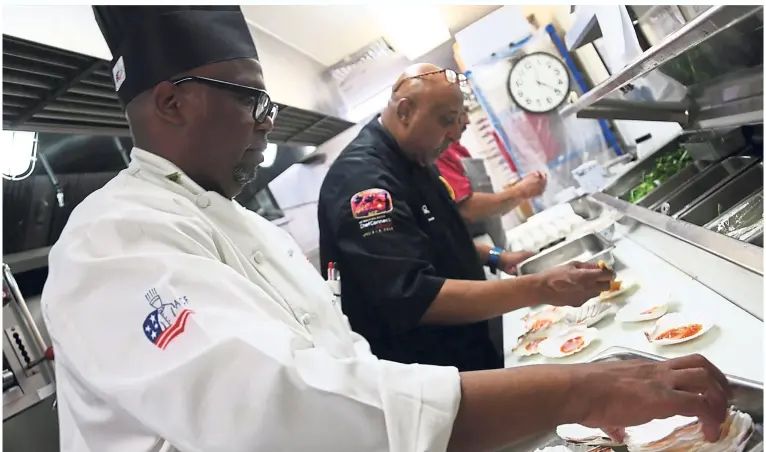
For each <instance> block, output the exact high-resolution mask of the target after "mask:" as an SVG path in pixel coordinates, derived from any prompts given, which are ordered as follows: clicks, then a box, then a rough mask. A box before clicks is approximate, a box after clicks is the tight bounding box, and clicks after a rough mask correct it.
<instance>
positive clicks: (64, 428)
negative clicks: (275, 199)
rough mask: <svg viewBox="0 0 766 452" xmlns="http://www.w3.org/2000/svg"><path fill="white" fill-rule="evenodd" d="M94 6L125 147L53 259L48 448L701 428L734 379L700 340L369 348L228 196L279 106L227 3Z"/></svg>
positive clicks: (466, 438)
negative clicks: (51, 436) (549, 353)
mask: <svg viewBox="0 0 766 452" xmlns="http://www.w3.org/2000/svg"><path fill="white" fill-rule="evenodd" d="M94 10H95V14H96V17H97V20H98V23H99V26H100V28H101V30H102V33H103V34H104V36H105V38H106V40H107V42H108V44H109V47H110V49H111V50H112V53H113V55H114V57H115V59H114V60H113V63H112V64H113V67H114V70H113V75H114V80H115V87H116V89H117V94H118V96H119V98H120V99H121V101H122V102H123V103H124V104H125V105H126V110H127V115H128V118H129V120H130V124H131V131H132V133H133V137H134V141H135V145H136V148H134V149H133V151H132V155H131V157H132V161H131V163H130V166H129V168H127V169H126V170H124V171H122V172H121V173H120V174H119V175H118V176H117V177H115V178H114V179H113V180H112V181H110V182H109V183H108V184H107V185H106V186H105V187H104V188H102V189H101V190H98V191H96V192H95V193H93V194H92V195H90V196H89V197H88V198H87V199H86V200H85V201H83V202H82V203H81V204H80V205H79V206H78V207H77V208H76V209H75V211H74V212H73V213H72V216H71V218H70V219H69V222H68V224H67V226H66V228H65V230H64V232H63V234H62V236H61V238H60V239H59V241H58V242H57V243H56V245H55V246H54V247H53V249H52V251H51V253H50V273H49V277H48V281H47V283H46V286H45V290H44V292H43V296H42V304H43V310H44V318H45V322H46V325H47V327H48V329H49V331H50V334H51V337H52V339H53V344H54V347H55V349H56V364H55V365H56V377H57V395H58V402H59V403H58V414H59V419H60V432H61V450H62V451H64V452H149V451H159V450H179V451H184V452H245V451H248V452H250V451H264V452H276V451H286V452H287V451H318V452H324V451H328V452H329V451H333V452H344V451H348V452H361V451H378V452H382V451H413V452H416V451H444V450H447V449H449V450H466V451H473V452H478V451H485V450H495V449H497V448H499V447H501V446H503V445H505V444H508V443H510V442H512V441H514V440H517V439H519V438H522V437H524V436H526V435H529V434H532V433H535V432H540V431H543V430H546V429H552V428H554V427H555V426H556V425H557V424H560V423H568V422H580V423H584V424H586V425H591V426H600V427H604V428H610V429H611V428H617V427H622V426H625V425H631V424H638V423H641V422H645V421H648V420H649V419H652V418H655V417H666V416H669V415H672V414H676V413H682V414H687V415H699V416H701V417H702V419H703V421H704V422H705V425H706V431H707V432H708V436H709V438H710V439H715V437H716V435H717V433H716V432H717V428H718V425H719V424H720V422H721V421H722V419H723V415H724V412H725V410H726V398H727V392H728V386H727V383H726V380H725V378H724V377H723V375H722V374H721V373H720V372H719V371H718V370H717V369H716V368H715V367H714V366H712V365H711V364H710V363H708V362H707V361H706V360H705V359H704V358H702V357H699V356H692V357H686V358H681V359H677V360H673V361H668V362H666V363H663V364H656V363H644V362H624V363H617V364H594V365H564V366H527V367H523V368H518V369H509V370H495V371H483V372H467V373H458V371H457V370H456V369H455V368H451V367H436V366H425V365H417V364H414V365H403V364H398V363H393V362H387V361H381V360H378V359H377V358H376V357H375V356H373V355H372V354H370V352H369V347H368V345H367V343H366V342H365V340H364V339H363V338H362V337H360V336H359V335H356V334H354V333H353V332H351V331H350V330H349V329H348V326H347V325H346V324H345V323H344V322H343V320H342V319H341V317H340V315H339V313H338V311H337V310H336V309H335V308H334V307H333V305H332V294H331V292H330V290H329V289H328V287H327V285H326V283H325V281H323V280H322V279H321V278H320V276H319V274H318V273H317V271H316V270H315V269H314V268H312V267H311V265H310V264H309V262H308V261H307V260H306V258H305V257H304V256H303V255H302V253H301V251H300V250H299V249H298V246H297V245H296V244H295V242H294V241H293V240H292V239H291V238H290V237H289V236H288V234H286V233H284V232H283V231H282V230H280V229H279V228H278V227H276V226H274V225H272V224H270V223H269V222H268V221H267V220H265V219H263V218H261V217H259V216H257V215H256V214H254V213H253V212H250V211H248V210H246V209H244V208H242V207H241V206H240V205H238V204H237V203H236V202H234V201H233V200H232V198H233V197H234V196H235V195H236V194H237V193H238V192H239V191H240V190H241V189H242V187H243V186H244V185H245V184H247V183H248V182H249V181H251V180H252V179H253V177H254V176H255V172H256V167H257V165H258V164H259V163H260V161H261V159H262V152H263V150H264V148H265V146H266V134H267V133H268V132H269V130H270V129H271V128H272V126H273V121H274V117H275V114H276V106H275V105H274V104H273V103H272V101H271V99H270V98H269V96H268V94H267V92H266V91H265V86H264V82H263V75H262V72H261V66H260V64H259V62H258V56H257V53H256V49H255V46H254V45H253V42H252V39H251V37H250V33H249V31H248V28H247V25H246V24H245V21H244V20H243V17H242V15H241V13H240V11H239V8H238V7H233V8H232V7H179V6H174V7H153V6H149V7H117V6H114V7H112V6H105V7H94ZM626 406H629V407H630V409H629V410H626V409H624V408H625V407H626ZM610 431H611V430H610ZM615 432H616V433H615V434H619V431H618V430H615Z"/></svg>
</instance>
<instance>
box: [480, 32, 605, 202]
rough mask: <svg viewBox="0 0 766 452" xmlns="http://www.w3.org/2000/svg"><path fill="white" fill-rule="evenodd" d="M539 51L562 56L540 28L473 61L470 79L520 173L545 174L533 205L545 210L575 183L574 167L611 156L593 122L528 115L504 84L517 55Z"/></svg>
mask: <svg viewBox="0 0 766 452" xmlns="http://www.w3.org/2000/svg"><path fill="white" fill-rule="evenodd" d="M538 51H544V52H548V53H550V54H552V55H555V56H556V57H557V58H560V55H559V53H558V50H557V49H556V47H555V45H554V44H553V42H552V41H551V38H550V36H549V35H548V33H547V32H546V31H545V30H541V31H539V32H537V33H535V35H533V36H532V38H531V39H530V40H529V41H527V42H526V43H525V44H524V45H522V46H521V47H519V48H515V49H509V50H508V51H506V52H505V55H501V56H498V57H493V58H491V59H489V60H487V61H485V62H482V63H479V64H477V65H475V66H474V67H473V68H472V69H471V71H470V80H471V85H472V87H473V89H474V90H475V91H476V92H477V96H478V97H479V98H480V100H481V102H482V106H483V107H484V109H485V110H486V111H487V113H488V115H489V116H490V117H491V118H493V122H495V123H496V125H497V126H498V134H499V135H500V138H501V139H502V141H503V142H504V145H505V146H506V148H507V149H508V151H509V152H510V154H511V158H512V159H513V162H514V164H515V165H516V167H517V169H518V171H519V174H520V175H521V176H524V175H526V174H530V173H532V172H533V171H543V172H545V173H546V174H548V187H547V189H546V190H545V193H544V194H543V195H542V197H541V198H540V199H539V201H538V202H537V203H536V204H537V207H538V208H545V207H549V206H552V205H555V204H557V202H556V195H557V194H558V193H559V192H561V191H562V190H565V189H567V188H568V187H573V186H575V187H576V186H577V182H576V181H575V179H574V177H573V176H572V174H571V173H572V170H573V169H575V168H577V167H578V166H580V165H581V164H582V163H584V162H586V161H589V160H595V161H597V162H599V163H601V164H605V163H606V162H608V161H609V160H611V159H613V158H614V157H615V154H614V151H613V150H612V149H611V148H609V147H608V145H607V143H606V141H605V139H604V135H603V131H602V129H601V127H600V125H599V123H598V121H597V120H592V119H580V118H577V117H575V116H569V117H567V118H562V117H561V116H560V115H559V114H558V110H555V111H553V112H550V113H547V114H531V113H527V112H526V111H524V110H522V109H520V108H519V107H517V106H516V105H515V104H514V102H513V100H512V99H511V97H510V95H509V94H508V88H507V81H508V76H509V72H510V70H511V67H512V65H513V64H514V63H515V61H517V60H518V59H519V58H520V57H521V56H523V55H525V54H529V53H532V52H538ZM570 78H571V79H572V85H571V87H572V89H573V90H574V91H577V92H578V93H579V89H578V88H577V85H576V84H575V83H574V77H570ZM562 107H563V105H562ZM562 107H559V110H560V109H561V108H562Z"/></svg>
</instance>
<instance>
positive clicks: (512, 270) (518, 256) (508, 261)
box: [497, 251, 536, 275]
mask: <svg viewBox="0 0 766 452" xmlns="http://www.w3.org/2000/svg"><path fill="white" fill-rule="evenodd" d="M535 254H536V253H533V252H531V251H516V252H510V251H505V252H503V253H502V254H500V263H499V265H498V266H497V268H499V269H500V270H502V271H504V272H505V273H508V274H509V275H515V274H516V269H517V268H516V267H517V266H518V265H519V264H520V263H522V262H524V261H525V260H527V259H529V258H530V257H532V256H534V255H535Z"/></svg>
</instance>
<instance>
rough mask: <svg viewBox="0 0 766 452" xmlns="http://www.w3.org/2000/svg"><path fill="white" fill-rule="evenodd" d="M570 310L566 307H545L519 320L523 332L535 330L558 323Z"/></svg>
mask: <svg viewBox="0 0 766 452" xmlns="http://www.w3.org/2000/svg"><path fill="white" fill-rule="evenodd" d="M570 309H572V308H571V307H567V306H546V307H544V308H542V309H541V310H539V311H534V312H529V313H527V314H526V315H525V316H524V317H522V318H521V320H523V321H524V331H532V330H537V329H540V328H545V327H546V326H548V325H551V324H554V323H558V322H560V321H561V320H563V319H564V317H566V315H567V314H568V313H569V310H570Z"/></svg>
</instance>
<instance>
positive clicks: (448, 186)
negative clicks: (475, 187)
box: [439, 176, 455, 201]
mask: <svg viewBox="0 0 766 452" xmlns="http://www.w3.org/2000/svg"><path fill="white" fill-rule="evenodd" d="M439 180H440V181H442V183H443V184H444V186H445V187H447V193H449V197H450V199H451V200H453V201H454V200H455V190H453V189H452V185H450V184H449V182H447V179H445V178H444V176H439Z"/></svg>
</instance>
